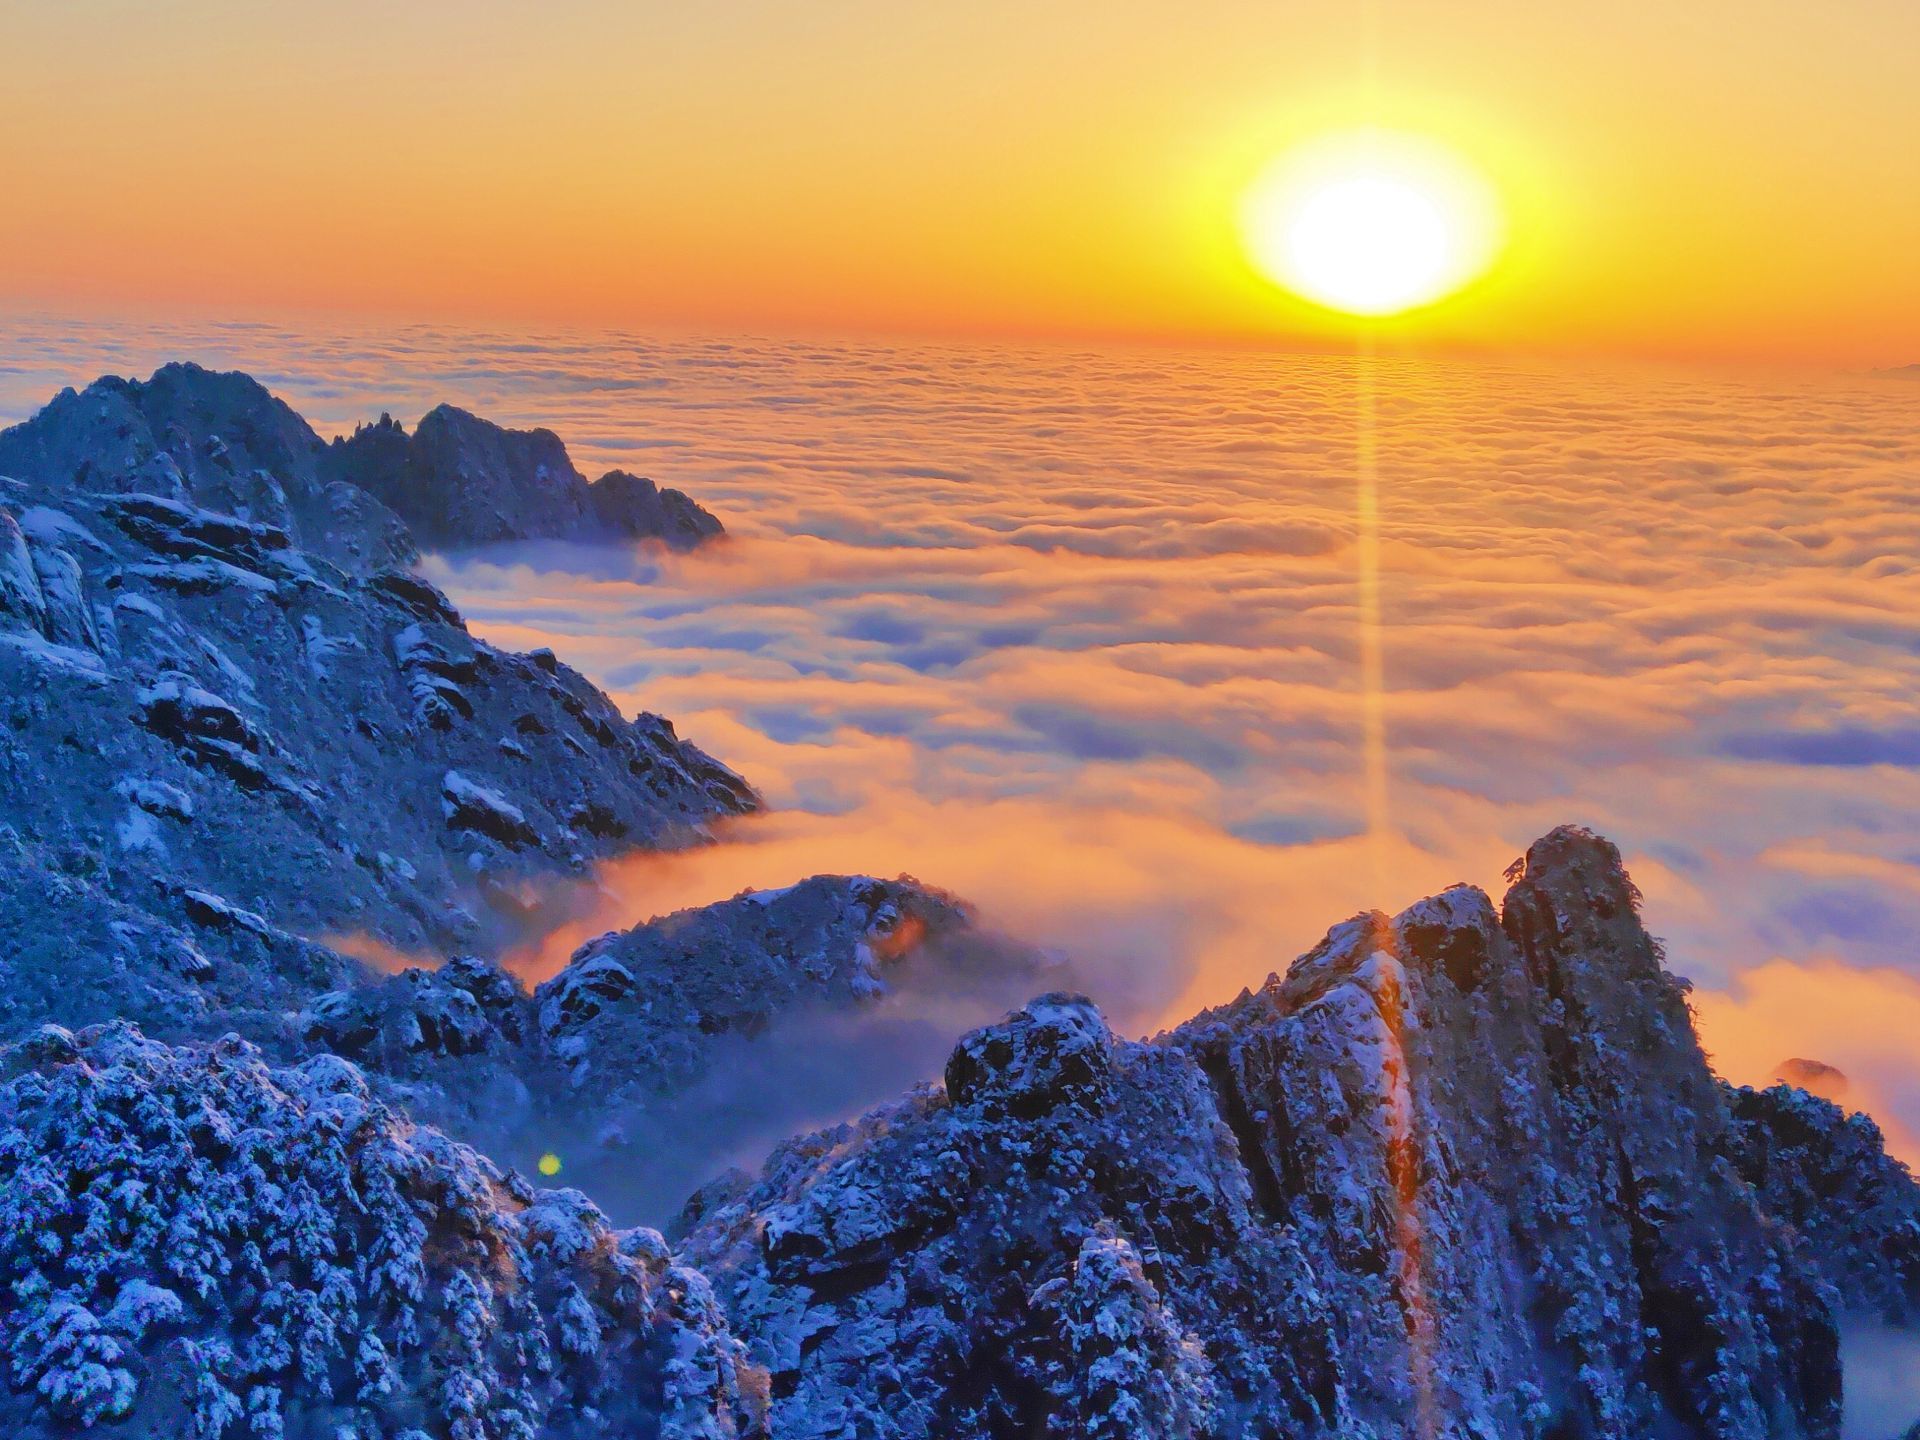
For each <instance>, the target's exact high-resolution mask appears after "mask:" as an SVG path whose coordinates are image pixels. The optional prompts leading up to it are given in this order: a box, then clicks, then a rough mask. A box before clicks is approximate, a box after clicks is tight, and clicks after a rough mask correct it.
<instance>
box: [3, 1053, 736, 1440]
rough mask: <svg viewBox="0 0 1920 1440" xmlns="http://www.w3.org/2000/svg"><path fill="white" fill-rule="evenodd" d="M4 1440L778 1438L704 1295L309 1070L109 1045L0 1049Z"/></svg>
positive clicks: (353, 1076) (586, 1214)
mask: <svg viewBox="0 0 1920 1440" xmlns="http://www.w3.org/2000/svg"><path fill="white" fill-rule="evenodd" d="M0 1171H4V1173H5V1175H6V1177H7V1179H6V1184H5V1185H4V1186H0V1354H4V1357H5V1360H4V1364H5V1376H6V1381H7V1383H6V1384H5V1385H0V1430H4V1432H5V1433H6V1434H7V1435H9V1436H15V1437H20V1440H34V1437H52V1436H59V1435H70V1434H73V1433H76V1432H79V1431H82V1430H88V1431H91V1430H93V1429H95V1428H96V1427H101V1428H103V1433H110V1434H114V1435H127V1436H137V1437H143V1440H160V1437H173V1436H199V1437H203V1440H218V1437H222V1436H238V1435H249V1436H282V1437H286V1440H338V1437H341V1436H347V1435H356V1436H374V1435H394V1436H399V1435H411V1436H426V1435H432V1436H436V1437H451V1440H480V1437H491V1436H507V1435H513V1436H524V1437H553V1440H559V1437H578V1436H598V1435H613V1434H619V1435H630V1436H636V1437H646V1440H655V1437H657V1440H695V1437H698V1440H727V1437H746V1436H761V1435H764V1434H765V1433H766V1431H765V1427H764V1414H765V1400H766V1397H765V1379H764V1376H763V1375H762V1374H761V1373H760V1372H759V1371H758V1370H756V1368H755V1367H753V1366H752V1364H751V1363H750V1362H749V1361H748V1359H747V1358H746V1356H745V1354H744V1351H743V1348H742V1347H741V1346H740V1345H739V1343H738V1342H737V1341H735V1340H734V1338H733V1337H732V1336H731V1335H730V1334H729V1332H728V1330H727V1327H726V1323H725V1321H724V1319H723V1318H722V1316H721V1314H720V1311H719V1307H718V1306H717V1305H716V1304H715V1303H714V1300H713V1298H712V1295H711V1293H710V1291H709V1289H708V1286H707V1284H706V1282H705V1280H704V1279H703V1278H702V1277H701V1276H699V1275H698V1274H696V1273H694V1272H692V1271H690V1270H687V1269H686V1268H684V1267H683V1266H680V1265H678V1264H676V1263H675V1261H674V1260H673V1258H672V1256H671V1255H670V1253H669V1252H668V1249H667V1247H666V1245H665V1243H664V1242H663V1241H662V1240H661V1238H660V1236H659V1235H658V1234H657V1233H655V1232H652V1231H646V1230H626V1231H620V1230H615V1229H613V1228H612V1227H611V1226H610V1225H608V1223H607V1222H606V1220H605V1218H604V1217H603V1216H602V1215H601V1214H600V1212H599V1211H598V1210H596V1209H595V1208H594V1206H593V1205H592V1204H591V1203H590V1202H589V1201H588V1200H587V1199H586V1197H585V1196H583V1195H581V1194H580V1193H579V1192H578V1191H575V1190H548V1191H536V1190H534V1189H533V1188H532V1187H531V1186H529V1185H528V1184H527V1183H526V1182H525V1181H524V1180H522V1179H520V1178H519V1177H518V1176H517V1175H514V1174H511V1173H509V1174H504V1175H503V1174H502V1173H501V1172H500V1171H498V1170H497V1169H495V1168H494V1167H493V1166H492V1165H491V1164H490V1163H488V1162H487V1161H486V1160H484V1159H482V1158H481V1157H480V1156H478V1155H476V1154H474V1153H473V1152H472V1151H470V1150H468V1149H466V1148H464V1147H462V1146H459V1145H455V1144H453V1143H451V1142H449V1141H448V1140H446V1139H445V1138H443V1137H442V1136H440V1135H438V1134H436V1133H435V1132H433V1131H431V1130H426V1129H419V1128H416V1127H414V1126H413V1125H411V1124H409V1123H407V1122H406V1121H405V1120H403V1119H402V1118H401V1117H400V1116H398V1115H396V1114H394V1113H393V1112H391V1111H390V1110H388V1109H387V1108H386V1107H385V1106H383V1105H382V1104H380V1103H379V1101H377V1100H376V1099H374V1098H373V1097H372V1096H371V1095H370V1094H369V1092H368V1090H367V1087H366V1085H365V1083H364V1082H363V1080H362V1079H361V1077H360V1075H359V1073H358V1072H357V1071H356V1070H355V1068H354V1067H353V1066H352V1065H350V1064H347V1063H346V1062H344V1061H341V1060H339V1059H336V1058H334V1057H331V1056H323V1057H319V1058H316V1059H314V1060H312V1061H309V1062H308V1063H307V1064H305V1065H302V1066H299V1067H297V1068H288V1069H271V1068H269V1067H268V1066H267V1065H266V1064H264V1063H263V1062H262V1061H261V1059H260V1057H259V1055H258V1054H257V1053H256V1052H254V1051H253V1050H251V1049H250V1048H249V1047H247V1046H246V1045H244V1044H242V1043H241V1042H239V1041H237V1040H226V1041H222V1042H220V1043H218V1044H216V1045H213V1046H211V1047H207V1048H192V1049H173V1048H169V1047H167V1046H164V1045H160V1044H158V1043H156V1042H153V1041H149V1040H146V1039H144V1038H143V1037H142V1036H141V1035H140V1034H139V1032H138V1031H136V1030H133V1029H131V1028H128V1027H124V1026H110V1027H106V1028H102V1029H97V1030H90V1031H83V1032H81V1033H80V1034H77V1035H76V1034H74V1033H72V1032H69V1031H65V1030H60V1029H54V1028H49V1029H48V1030H46V1031H43V1032H41V1033H40V1034H38V1035H36V1036H34V1037H33V1038H31V1039H30V1040H28V1041H26V1042H24V1043H22V1044H20V1045H17V1046H15V1047H13V1048H12V1049H10V1050H7V1051H4V1052H0Z"/></svg>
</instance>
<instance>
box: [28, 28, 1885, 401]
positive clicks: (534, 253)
mask: <svg viewBox="0 0 1920 1440" xmlns="http://www.w3.org/2000/svg"><path fill="white" fill-rule="evenodd" d="M1369 34H1371V35H1372V36H1374V37H1375V38H1374V39H1372V40H1371V41H1370V40H1369V39H1368V36H1369ZM1916 53H1920V6H1916V5H1914V4H1912V3H1911V0H1846V3H1843V4H1840V5H1834V6H1814V5H1809V4H1802V3H1798V0H1792V3H1789V0H1608V3H1604V4H1603V3H1597V0H1581V3H1569V4H1562V5H1542V4H1539V3H1538V0H1375V3H1374V4H1373V5H1372V6H1371V7H1368V6H1365V5H1359V4H1354V3H1351V0H1347V3H1340V4H1331V3H1323V0H1301V3H1293V4H1285V5H1280V4H1273V3H1270V0H1262V3H1244V4H1242V3H1229V0H1185V3H1181V4H1146V3H1137V0H1056V3H1052V4H1048V5H1045V6H1035V5H1031V4H1012V3H1000V0H973V3H969V4H965V5H961V4H949V3H944V0H939V3H926V4H914V5H902V4H899V3H897V0H891V3H877V0H873V3H869V0H861V3H820V4H809V5H799V4H791V3H744V0H714V3H710V4H704V5H673V6H669V5H664V4H653V3H646V4H636V3H631V0H621V3H616V0H555V3H548V4H542V5H537V6H536V5H530V4H528V5H507V4H502V3H473V0H469V3H461V4H454V3H451V0H410V3H408V4H406V5H400V6H389V5H384V4H383V5H375V4H372V3H367V0H337V3H330V4H327V5H324V6H323V5H315V4H275V5H260V4H256V3H243V0H228V3H209V0H175V3H171V4H168V5H152V4H149V3H143V0H60V3H54V0H16V3H13V4H11V5H9V6H7V7H6V11H5V14H4V16H0V155H4V156H5V159H4V160H3V161H0V192H3V193H4V203H0V304H5V305H7V306H8V307H10V308H29V307H30V308H39V309H53V310H81V309H84V310H88V311H101V310H107V311H111V310H113V309H114V308H115V307H128V306H134V305H138V306H140V307H141V308H142V309H143V310H151V309H154V308H159V309H163V310H164V309H169V308H181V309H193V310H200V311H205V310H215V311H234V312H241V313H257V312H262V311H285V310H292V309H344V310H359V311H366V312H369V313H377V314H400V315H415V316H425V317H432V318H443V319H456V320H469V321H481V320H495V319H500V320H508V321H514V320H525V321H534V320H539V321H553V322H567V323H574V322H579V323H590V324H595V325H648V324H666V325H693V326H699V327H707V328H716V329H761V330H773V329H793V328H802V329H805V328H833V329H847V328H852V329H876V330H882V331H887V330H897V331H904V332H919V331H953V330H957V331H974V330H983V331H990V332H1005V333H1013V334H1108V333H1113V334H1128V335H1146V336H1165V337H1169V338H1176V339H1177V338H1193V337H1216V336H1247V335H1252V336H1263V335H1273V336H1279V337H1283V338H1290V339H1297V338H1302V337H1308V338H1311V337H1313V336H1314V335H1316V334H1319V335H1321V336H1323V337H1324V336H1325V334H1326V323H1327V322H1325V321H1324V320H1322V319H1320V318H1317V317H1316V316H1314V315H1313V314H1311V313H1309V312H1307V311H1304V310H1302V309H1300V308H1299V307H1297V306H1294V305H1293V304H1291V303H1290V302H1288V301H1286V300H1285V299H1283V298H1282V297H1280V296H1279V295H1277V294H1276V293H1275V292H1274V291H1273V290H1272V288H1271V287H1270V286H1268V285H1266V284H1265V283H1264V282H1262V281H1260V280H1259V279H1257V278H1256V277H1255V275H1254V274H1253V273H1252V271H1251V270H1250V268H1249V267H1248V265H1247V263H1246V262H1245V260H1244V258H1243V257H1242V255H1241V253H1240V250H1239V246H1238V243H1237V239H1236V236H1235V234H1234V229H1233V215H1234V208H1235V202H1236V199H1237V196H1238V195H1239V193H1240V191H1241V190H1242V189H1243V188H1244V186H1245V185H1246V184H1247V182H1248V181H1249V179H1250V178H1251V177H1252V176H1253V175H1254V174H1255V173H1256V172H1258V171H1259V169H1260V168H1261V167H1262V165H1263V163H1264V162H1266V161H1267V160H1268V159H1270V158H1271V156H1272V155H1273V154H1274V153H1276V152H1277V151H1280V150H1282V149H1284V148H1285V147H1286V146H1287V145H1288V144H1289V143H1290V142H1291V141H1294V140H1296V139H1299V138H1301V137H1303V136H1306V135H1309V134H1312V133H1314V132H1316V131H1319V130H1322V129H1325V128H1329V127H1344V126H1350V125H1354V124H1357V123H1365V122H1369V121H1371V122H1377V123H1387V124H1393V125H1396V126H1399V127H1402V128H1406V129H1412V130H1416V131H1419V132H1422V133H1427V134H1431V135H1433V136H1435V137H1437V138H1440V139H1442V140H1445V141H1446V142H1448V143H1450V144H1451V145H1453V146H1454V147H1456V148H1457V149H1459V150H1460V151H1462V152H1464V153H1465V154H1467V155H1468V156H1470V157H1472V158H1473V159H1474V160H1476V161H1477V162H1478V163H1479V164H1480V165H1481V166H1482V167H1483V168H1484V169H1485V170H1486V171H1487V172H1488V174H1489V175H1490V176H1491V177H1492V179H1493V181H1494V182H1495V184H1496V185H1497V186H1498V187H1499V189H1500V191H1501V192H1502V195H1503V197H1504V200H1505V204H1506V206H1507V209H1508V219H1509V222H1510V225H1511V228H1512V233H1513V241H1512V245H1511V247H1510V249H1509V251H1508V253H1507V255H1506V257H1505V258H1504V259H1503V261H1502V262H1501V263H1500V264H1499V265H1498V266H1497V267H1496V269H1495V270H1494V272H1493V273H1492V275H1491V276H1490V277H1489V278H1488V280H1487V281H1486V282H1484V283H1483V284H1482V285H1481V286H1479V287H1478V288H1477V289H1476V290H1475V291H1474V292H1472V293H1470V294H1468V295H1466V296H1464V297H1462V298H1460V299H1458V300H1456V301H1455V302H1453V303H1451V304H1449V305H1447V306H1444V307H1442V308H1441V309H1440V310H1438V311H1436V312H1432V313H1429V314H1427V315H1425V316H1422V317H1420V318H1418V319H1416V320H1414V321H1410V322H1406V323H1407V328H1409V329H1410V330H1411V332H1412V333H1413V334H1414V335H1415V336H1416V337H1417V338H1420V339H1423V340H1429V341H1435V340H1464V341H1469V342H1483V343H1491V344H1496V345H1502V346H1508V345H1511V346H1520V347H1527V348H1543V349H1548V350H1559V351H1575V352H1580V351H1594V352H1608V353H1651V354H1663V355H1711V356H1718V357H1732V358H1751V359H1762V360H1811V361H1817V362H1833V363H1840V364H1846V365H1862V364H1895V363H1905V362H1907V361H1912V360H1916V359H1920V278H1917V277H1920V267H1916V265H1915V264H1914V261H1913V257H1914V256H1915V255H1916V254H1920V145H1916V144H1915V140H1914V137H1915V136H1916V135H1917V134H1920V86H1916V85H1914V84H1913V83H1912V71H1911V66H1912V57H1913V56H1914V55H1915V54H1916ZM1368 57H1371V74H1372V76H1373V83H1372V85H1371V87H1369V86H1368V85H1367V84H1366V77H1367V74H1368V72H1369V65H1368V63H1367V60H1368ZM1367 95H1373V96H1376V97H1378V98H1377V99H1375V100H1372V101H1369V100H1368V99H1366V98H1365V97H1366V96H1367Z"/></svg>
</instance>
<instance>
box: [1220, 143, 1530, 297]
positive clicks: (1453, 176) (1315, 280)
mask: <svg viewBox="0 0 1920 1440" xmlns="http://www.w3.org/2000/svg"><path fill="white" fill-rule="evenodd" d="M1240 229H1241V238H1242V241H1243V243H1244V244H1245V245H1246V249H1247V255H1248V257H1249V258H1250V259H1251V260H1252V261H1253V263H1254V266H1255V268H1257V269H1258V270H1259V271H1260V272H1261V273H1262V274H1263V275H1265V276H1266V277H1267V278H1268V279H1269V280H1272V281H1273V282H1274V283H1275V284H1277V285H1280V286H1282V287H1283V288H1285V289H1287V290H1289V291H1291V292H1292V293H1293V294H1295V295H1297V296H1299V297H1300V298H1301V299H1303V300H1307V301H1310V302H1311V303H1313V304H1315V305H1319V306H1322V307H1324V308H1326V309H1328V310H1337V311H1340V312H1342V313H1344V314H1348V315H1361V316H1387V315H1398V314H1401V313H1403V312H1405V311H1408V310H1416V309H1419V308H1421V307H1423V306H1427V305H1432V304H1435V303H1436V302H1438V301H1440V300H1444V299H1445V298H1446V297H1447V296H1449V295H1452V294H1453V293H1455V292H1456V291H1458V290H1460V289H1461V288H1462V287H1464V286H1466V285H1468V284H1471V283H1472V282H1473V281H1474V280H1477V279H1478V278H1479V277H1480V276H1481V275H1483V274H1484V273H1486V271H1487V269H1488V267H1489V266H1491V265H1492V263H1493V261H1494V259H1495V257H1496V255H1497V254H1498V252H1499V249H1500V245H1501V239H1502V235H1501V231H1502V226H1501V222H1500V207H1499V203H1498V200H1497V198H1496V197H1495V195H1494V193H1493V188H1492V186H1491V185H1489V184H1488V183H1487V181H1486V179H1485V178H1484V177H1483V176H1481V175H1480V173H1479V172H1478V171H1476V170H1475V169H1474V168H1473V167H1472V166H1471V165H1469V164H1468V163H1467V162H1466V161H1465V160H1463V159H1462V158H1461V157H1460V156H1458V155H1456V154H1454V152H1452V151H1451V150H1449V149H1447V148H1446V147H1445V146H1443V145H1441V144H1439V143H1437V142H1435V141H1431V140H1427V139H1425V138H1424V137H1421V136H1417V135H1410V134H1405V133H1402V132H1399V131H1388V130H1355V131H1348V132H1344V133H1340V134H1334V135H1324V136H1321V137H1319V138H1318V139H1315V140H1311V141H1308V142H1306V143H1305V144H1302V145H1300V146H1298V147H1296V148H1295V149H1292V150H1290V151H1288V152H1287V153H1286V154H1284V155H1282V156H1280V157H1279V158H1278V159H1277V160H1275V161H1274V162H1273V163H1272V164H1271V165H1270V166H1268V167H1267V169H1266V170H1265V171H1263V172H1262V173H1261V174H1260V176H1259V177H1258V178H1257V179H1256V180H1255V181H1254V183H1253V184H1252V185H1251V186H1250V187H1249V188H1248V190H1247V192H1246V195H1245V198H1244V199H1243V201H1242V203H1241V208H1240Z"/></svg>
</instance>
